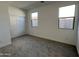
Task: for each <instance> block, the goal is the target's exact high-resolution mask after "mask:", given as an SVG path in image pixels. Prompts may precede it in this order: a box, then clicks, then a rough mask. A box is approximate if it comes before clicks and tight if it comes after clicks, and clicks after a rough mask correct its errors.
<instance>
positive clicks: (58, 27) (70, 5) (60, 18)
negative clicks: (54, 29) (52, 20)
mask: <svg viewBox="0 0 79 59" xmlns="http://www.w3.org/2000/svg"><path fill="white" fill-rule="evenodd" d="M73 5H75V4H73ZM69 6H71V5H69ZM75 6H76V5H75ZM64 7H66V6H64ZM75 8H76V7H75ZM66 18H73V23H72V26H73V27H72V28H64V27H63V28H61V27H60V23H59V22H60V19H64V20H66ZM74 24H75V9H74V16H72V17H71V16H69V17H59V15H58V29H70V30H74Z"/></svg>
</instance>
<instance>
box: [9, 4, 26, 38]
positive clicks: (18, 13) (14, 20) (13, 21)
mask: <svg viewBox="0 0 79 59" xmlns="http://www.w3.org/2000/svg"><path fill="white" fill-rule="evenodd" d="M9 16H10V32H11V37H12V38H14V37H17V36H20V35H24V34H25V14H24V12H23V11H22V10H21V9H19V8H16V7H11V6H9ZM22 17H23V18H24V19H23V18H22Z"/></svg>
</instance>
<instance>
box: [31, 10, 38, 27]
mask: <svg viewBox="0 0 79 59" xmlns="http://www.w3.org/2000/svg"><path fill="white" fill-rule="evenodd" d="M33 13H37V19H35V20H36V21H37V25H36V26H33V20H34V19H32V14H33ZM31 27H33V28H34V27H38V11H35V12H32V13H31Z"/></svg>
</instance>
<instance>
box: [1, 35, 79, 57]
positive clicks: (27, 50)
mask: <svg viewBox="0 0 79 59" xmlns="http://www.w3.org/2000/svg"><path fill="white" fill-rule="evenodd" d="M0 56H10V57H77V56H78V54H77V51H76V48H75V47H74V46H71V45H66V44H63V43H59V42H55V41H51V40H47V39H42V38H37V37H33V36H30V35H27V36H21V37H18V38H15V39H12V45H8V46H6V47H3V48H0Z"/></svg>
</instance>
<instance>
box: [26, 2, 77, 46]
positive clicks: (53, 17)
mask: <svg viewBox="0 0 79 59" xmlns="http://www.w3.org/2000/svg"><path fill="white" fill-rule="evenodd" d="M72 4H74V2H56V3H54V4H51V5H46V6H42V7H38V8H34V9H31V10H29V11H28V28H27V29H28V31H27V32H28V34H31V35H35V36H38V37H43V38H48V39H50V40H55V41H59V42H63V43H67V44H72V45H75V44H76V20H75V25H74V30H66V29H65V30H64V29H58V8H59V7H64V6H68V5H72ZM34 11H38V12H39V20H38V24H39V25H38V27H35V28H33V27H31V19H30V14H31V12H34Z"/></svg>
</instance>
